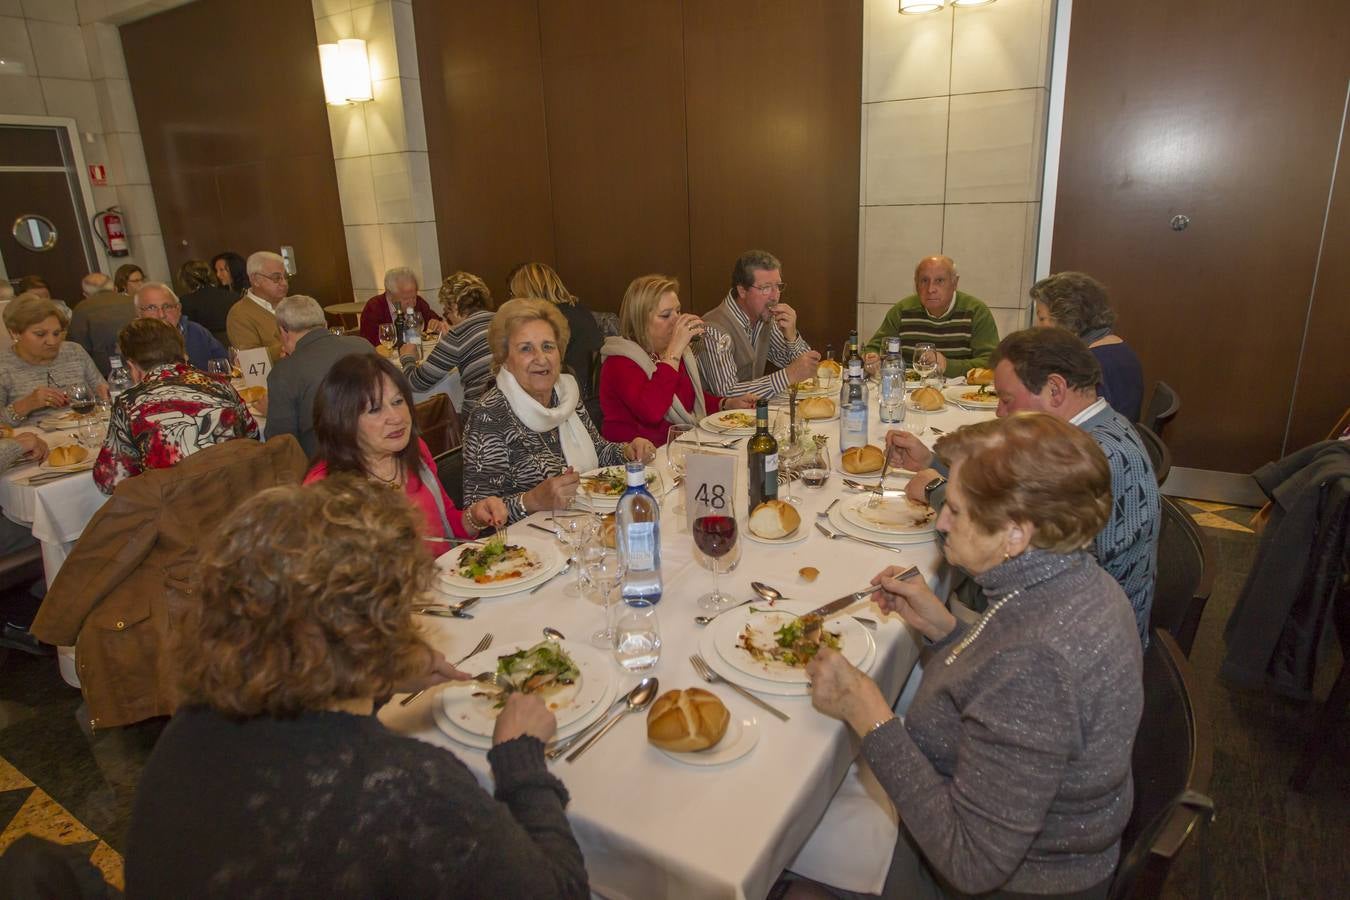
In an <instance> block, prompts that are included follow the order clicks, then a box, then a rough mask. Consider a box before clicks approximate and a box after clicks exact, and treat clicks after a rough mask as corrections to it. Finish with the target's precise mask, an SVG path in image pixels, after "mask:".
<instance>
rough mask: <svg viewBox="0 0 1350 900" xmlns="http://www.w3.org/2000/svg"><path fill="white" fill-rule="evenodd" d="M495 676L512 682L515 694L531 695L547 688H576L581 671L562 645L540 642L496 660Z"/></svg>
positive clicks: (547, 641) (554, 642) (545, 641)
mask: <svg viewBox="0 0 1350 900" xmlns="http://www.w3.org/2000/svg"><path fill="white" fill-rule="evenodd" d="M497 674H498V675H501V676H503V677H504V678H506V680H507V681H509V682H511V684H512V685H513V686H514V687H515V689H516V690H517V691H520V692H521V693H523V694H533V693H535V692H537V691H540V690H543V689H544V688H546V687H553V686H556V687H561V686H563V685H568V684H575V683H576V681H577V679H578V678H580V677H581V670H580V669H578V668H577V664H576V663H575V662H573V661H572V657H570V656H568V655H567V651H566V650H564V649H563V647H562V644H559V643H558V642H557V641H549V640H543V641H540V642H539V643H537V644H535V645H534V646H533V647H530V648H529V649H528V650H517V651H516V652H515V653H508V654H507V655H505V656H499V657H497Z"/></svg>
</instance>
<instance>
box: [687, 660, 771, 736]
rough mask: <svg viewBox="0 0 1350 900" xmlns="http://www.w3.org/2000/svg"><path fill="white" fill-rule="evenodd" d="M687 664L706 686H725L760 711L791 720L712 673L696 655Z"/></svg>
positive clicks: (752, 695)
mask: <svg viewBox="0 0 1350 900" xmlns="http://www.w3.org/2000/svg"><path fill="white" fill-rule="evenodd" d="M689 662H690V663H692V664H693V666H694V671H695V672H697V673H698V677H699V678H702V679H703V680H704V681H706V682H708V684H725V685H726V686H727V687H729V688H731V689H732V690H733V691H735V692H736V693H738V694H740V695H741V696H742V697H744V698H745V699H747V700H749V701H750V702H751V703H753V704H755V705H756V706H758V707H760V708H761V709H764V710H767V711H769V712H771V713H773V714H774V715H775V716H777V717H778V718H780V719H782V720H783V721H784V722H786V721H788V719H789V718H791V717H790V716H789V715H788V714H787V713H785V712H783V711H782V710H781V709H779V708H777V707H776V706H770V705H769V704H768V703H765V702H764V701H763V700H761V699H759V698H758V697H756V696H755V695H754V694H752V693H750V692H749V691H747V690H746V689H745V688H743V687H741V686H740V685H739V684H735V683H733V682H730V681H727V680H726V679H725V678H723V677H722V676H721V675H718V674H717V673H716V672H714V671H713V667H712V666H710V665H708V663H707V662H706V661H705V660H704V659H703V657H702V656H700V655H698V654H697V653H695V654H694V655H693V656H691V657H689Z"/></svg>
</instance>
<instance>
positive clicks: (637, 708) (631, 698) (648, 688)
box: [567, 678, 661, 762]
mask: <svg viewBox="0 0 1350 900" xmlns="http://www.w3.org/2000/svg"><path fill="white" fill-rule="evenodd" d="M660 686H661V682H660V681H659V680H658V679H656V678H644V679H642V680H641V681H640V682H638V686H637V687H635V688H633V690H632V691H630V692H629V694H628V705H627V707H626V708H625V709H623V710H621V711H620V712H619V714H618V715H616V716H612V717H611V718H610V720H609V721H608V722H606V723H605V727H604V728H601V729H600V730H599V731H597V732H596V733H595V734H593V735H591V736H590V737H588V738H587V739H586V742H585V743H584V744H582V745H581V746H580V747H578V748H577V749H575V750H573V751H572V752H571V753H569V754H567V761H568V762H576V760H577V757H579V756H581V754H583V753H585V752H586V751H587V750H589V749H591V745H592V744H594V743H595V742H596V741H598V740H600V739H601V738H602V737H604V736H605V732H606V731H609V730H610V729H611V728H613V727H614V723H615V722H617V721H619V720H620V719H622V718H623V717H624V716H625V715H626V714H627V713H635V712H642V711H643V710H644V709H646V708H647V707H649V706H651V705H652V701H653V700H655V699H656V690H657V688H658V687H660Z"/></svg>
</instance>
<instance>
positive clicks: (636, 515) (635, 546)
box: [614, 462, 661, 604]
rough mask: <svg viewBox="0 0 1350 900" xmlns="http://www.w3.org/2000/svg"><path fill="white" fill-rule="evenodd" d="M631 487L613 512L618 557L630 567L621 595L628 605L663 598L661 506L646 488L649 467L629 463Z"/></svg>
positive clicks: (629, 483)
mask: <svg viewBox="0 0 1350 900" xmlns="http://www.w3.org/2000/svg"><path fill="white" fill-rule="evenodd" d="M627 474H628V490H626V491H624V494H623V496H622V497H620V498H619V507H618V509H617V510H616V511H615V513H614V523H615V526H616V528H615V536H616V538H617V543H618V546H619V556H620V557H621V558H622V559H623V562H624V567H625V569H626V570H627V571H626V573H625V574H624V578H623V588H622V596H623V600H624V602H625V603H628V604H653V603H659V602H660V600H661V509H660V507H659V506H657V504H656V498H655V497H653V496H652V495H651V493H650V492H649V491H648V490H647V467H646V466H645V465H644V464H643V463H641V462H630V463H629V464H628V467H627Z"/></svg>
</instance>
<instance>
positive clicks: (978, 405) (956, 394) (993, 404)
mask: <svg viewBox="0 0 1350 900" xmlns="http://www.w3.org/2000/svg"><path fill="white" fill-rule="evenodd" d="M978 390H979V388H977V387H971V386H970V385H965V384H962V385H958V386H956V387H948V388H947V389H946V390H944V391H943V392H942V396H944V397H946V398H947V402H948V403H954V404H956V405H957V406H968V407H970V408H971V409H998V394H989V395H988V396H987V397H986V398H985V399H983V400H967V399H965V398H964V397H962V396H961V395H962V394H968V393H971V392H973V391H978Z"/></svg>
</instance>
